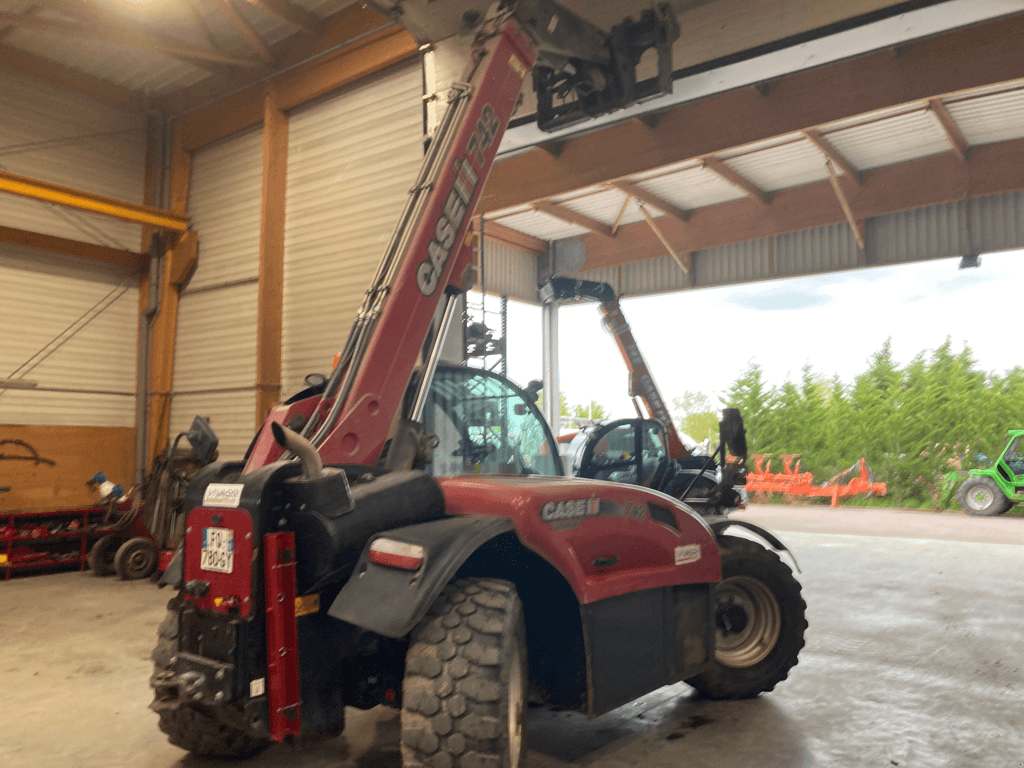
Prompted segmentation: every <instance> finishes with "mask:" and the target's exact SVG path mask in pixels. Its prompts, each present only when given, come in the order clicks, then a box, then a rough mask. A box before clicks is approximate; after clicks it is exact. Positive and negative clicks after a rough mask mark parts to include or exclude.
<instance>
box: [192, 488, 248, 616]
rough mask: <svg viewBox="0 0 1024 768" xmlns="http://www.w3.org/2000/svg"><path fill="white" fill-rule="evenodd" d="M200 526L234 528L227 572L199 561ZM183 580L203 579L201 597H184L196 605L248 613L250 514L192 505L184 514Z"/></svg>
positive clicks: (231, 509) (210, 609)
mask: <svg viewBox="0 0 1024 768" xmlns="http://www.w3.org/2000/svg"><path fill="white" fill-rule="evenodd" d="M204 528H230V529H231V530H232V531H233V532H234V562H233V565H232V569H231V572H230V573H220V572H218V571H210V570H206V569H204V568H203V567H202V563H201V562H200V560H201V557H202V552H203V529H204ZM184 573H185V581H206V582H209V584H210V589H209V591H208V592H207V593H206V594H205V595H203V596H202V597H196V596H195V595H188V594H186V595H185V596H184V597H185V599H186V600H188V601H189V602H191V603H193V604H194V605H195V606H196V607H197V608H205V609H206V610H208V611H217V612H219V613H228V612H232V609H234V610H235V611H237V613H238V615H240V616H248V615H249V612H250V611H251V610H252V599H251V598H252V518H251V517H250V516H249V513H248V512H246V511H245V510H244V509H236V508H227V507H225V508H219V507H218V508H214V507H196V508H195V509H193V510H192V511H191V512H189V514H188V523H187V525H186V527H185V568H184Z"/></svg>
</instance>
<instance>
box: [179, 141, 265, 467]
mask: <svg viewBox="0 0 1024 768" xmlns="http://www.w3.org/2000/svg"><path fill="white" fill-rule="evenodd" d="M262 169H263V129H262V127H260V128H256V129H254V130H250V131H246V132H244V133H241V134H238V135H236V136H232V137H230V138H228V139H225V140H224V141H222V142H219V143H217V144H213V145H211V146H209V147H205V148H203V149H201V150H200V151H198V152H196V154H195V156H194V158H193V163H192V182H191V187H190V191H189V207H188V214H189V217H190V219H191V221H192V226H193V228H194V229H195V230H196V232H197V233H198V236H199V263H198V266H197V268H196V272H195V274H194V275H193V276H192V279H191V280H190V281H189V283H188V285H187V286H186V288H185V290H184V291H182V294H181V301H180V303H179V305H178V329H177V336H176V346H175V353H174V395H173V398H172V401H171V420H170V436H171V439H173V438H174V436H175V435H176V434H178V433H179V432H184V431H185V430H187V429H188V427H189V424H191V422H192V418H193V417H194V416H195V415H196V414H200V415H203V416H206V417H208V418H209V419H210V423H211V425H212V426H213V429H214V431H215V432H216V433H217V436H218V437H219V438H220V457H221V458H222V459H240V458H241V457H242V456H243V455H244V453H245V449H246V448H247V447H248V445H249V441H250V440H251V439H252V436H253V434H254V433H255V426H256V421H255V420H256V299H257V289H258V279H259V238H260V190H261V183H262Z"/></svg>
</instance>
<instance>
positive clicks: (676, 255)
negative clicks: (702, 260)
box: [636, 200, 690, 275]
mask: <svg viewBox="0 0 1024 768" xmlns="http://www.w3.org/2000/svg"><path fill="white" fill-rule="evenodd" d="M636 207H637V208H639V209H640V213H642V214H643V216H644V218H645V219H647V224H648V225H649V226H650V228H651V229H652V230H653V231H654V234H655V235H657V236H658V239H659V240H661V244H662V245H664V246H665V250H666V251H668V253H669V256H671V257H672V258H673V259H675V260H676V263H677V264H678V265H679V268H680V269H682V270H683V272H685V273H686V274H687V275H689V274H690V265H689V264H688V263H687V260H686V259H684V258H683V257H682V256H680V255H679V253H677V252H676V249H675V248H673V247H672V243H670V242H669V241H668V238H667V237H665V235H664V234H662V231H661V230H660V229H658V225H657V224H656V223H655V221H654V217H653V216H651V214H650V212H648V210H647V208H646V206H645V205H644V204H643V202H642V201H640V200H637V201H636Z"/></svg>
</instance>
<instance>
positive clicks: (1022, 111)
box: [946, 87, 1024, 146]
mask: <svg viewBox="0 0 1024 768" xmlns="http://www.w3.org/2000/svg"><path fill="white" fill-rule="evenodd" d="M946 109H948V110H949V114H950V115H952V116H953V119H954V120H955V121H956V124H957V126H958V127H959V128H960V131H961V132H962V133H963V135H964V138H965V139H967V143H968V144H969V145H971V146H975V145H977V144H990V143H991V142H994V141H1009V140H1011V139H1020V138H1024V87H1021V88H1018V89H1017V90H1013V91H1004V92H1001V93H995V94H992V95H990V96H986V97H984V98H970V99H962V100H959V101H948V102H946Z"/></svg>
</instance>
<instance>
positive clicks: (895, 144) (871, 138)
mask: <svg viewBox="0 0 1024 768" xmlns="http://www.w3.org/2000/svg"><path fill="white" fill-rule="evenodd" d="M826 138H827V140H828V142H829V143H830V144H831V145H832V146H833V147H835V148H836V150H837V151H838V152H839V153H840V154H842V155H843V156H844V157H845V158H846V159H848V160H849V161H850V162H851V163H853V164H854V165H855V166H856V167H857V168H859V169H861V170H869V169H871V168H881V167H882V166H886V165H895V164H896V163H905V162H907V161H909V160H917V159H918V158H921V157H929V156H931V155H938V154H942V153H943V152H949V140H948V139H947V138H946V134H945V132H944V131H943V130H942V128H941V127H940V126H939V123H938V121H937V119H936V117H935V115H934V114H932V113H931V112H929V111H927V110H925V109H924V108H918V109H917V110H916V111H914V112H906V113H904V114H901V115H897V116H895V117H890V118H888V119H886V120H877V121H875V122H871V123H865V124H862V125H858V126H856V127H853V128H844V129H843V130H839V131H833V130H829V131H828V132H827V134H826Z"/></svg>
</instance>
